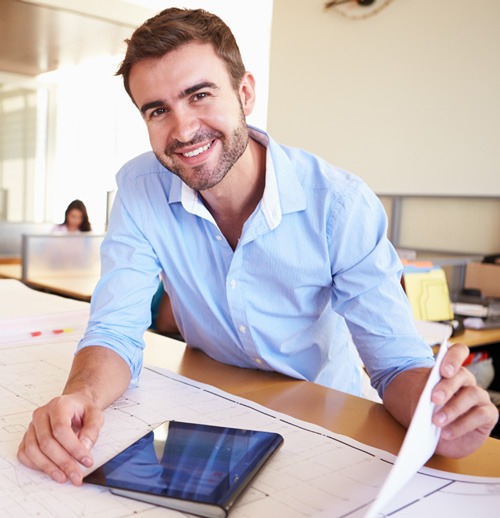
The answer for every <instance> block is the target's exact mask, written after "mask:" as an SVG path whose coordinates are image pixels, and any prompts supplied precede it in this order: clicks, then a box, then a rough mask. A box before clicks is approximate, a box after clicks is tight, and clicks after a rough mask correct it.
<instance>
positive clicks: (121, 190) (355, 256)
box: [79, 128, 434, 395]
mask: <svg viewBox="0 0 500 518" xmlns="http://www.w3.org/2000/svg"><path fill="white" fill-rule="evenodd" d="M250 131H251V136H252V138H254V139H255V140H257V141H259V142H261V143H262V144H264V145H265V146H266V147H267V170H266V185H265V190H264V195H263V197H262V200H261V202H260V203H259V205H258V206H257V208H256V209H255V211H254V213H253V214H252V215H251V216H250V218H249V219H248V220H247V221H246V223H245V225H244V227H243V231H242V234H241V238H240V240H239V243H238V246H237V247H236V249H235V250H234V251H233V250H232V249H231V247H230V246H229V244H228V243H227V241H226V239H225V238H224V236H223V235H222V234H221V232H220V230H219V228H218V227H217V224H216V223H215V221H214V219H213V217H212V215H211V214H210V213H209V212H208V210H207V209H206V207H205V206H204V204H203V202H202V200H201V198H200V196H199V194H198V193H197V192H195V191H193V190H192V189H190V188H189V187H188V186H187V185H185V184H184V183H183V182H182V181H181V180H180V179H179V178H178V177H177V176H175V175H173V174H172V173H170V172H169V171H168V170H167V169H165V168H164V167H163V166H162V165H161V164H160V163H159V162H158V160H157V159H156V157H155V156H154V154H153V153H152V152H150V153H145V154H143V155H141V156H139V157H137V158H135V159H133V160H131V161H130V162H129V163H127V164H126V165H125V166H124V167H123V168H122V169H121V170H120V172H119V173H118V175H117V184H118V191H117V195H116V198H115V202H114V205H113V209H112V214H111V218H110V224H109V228H108V231H107V235H106V237H105V240H104V242H103V245H102V249H101V254H102V278H101V280H100V282H99V283H98V285H97V287H96V290H95V292H94V295H93V297H92V303H91V318H90V322H89V326H88V329H87V332H86V334H85V336H84V338H83V340H82V341H81V342H80V344H79V348H82V347H85V346H89V345H101V346H105V347H109V348H111V349H113V350H115V351H116V352H117V353H118V354H120V355H121V356H122V357H123V358H124V359H125V360H126V361H127V362H128V364H129V365H130V368H131V371H132V377H133V378H137V377H138V376H139V373H140V369H141V366H142V358H143V348H144V341H143V334H144V331H145V330H146V329H147V328H148V326H149V325H150V320H151V311H150V303H151V298H152V296H153V294H154V293H155V290H156V288H157V284H158V274H159V273H161V275H162V278H163V280H164V285H165V289H166V291H167V292H168V293H169V295H170V299H171V302H172V308H173V312H174V315H175V318H176V321H177V323H178V326H179V329H180V332H181V334H182V336H183V337H184V339H185V340H186V342H187V343H188V344H189V345H190V346H191V347H195V348H199V349H202V350H203V351H205V353H207V354H208V355H209V356H211V357H212V358H215V359H216V360H219V361H221V362H224V363H229V364H233V365H237V366H240V367H248V368H258V369H262V370H271V371H278V372H282V373H284V374H287V375H289V376H293V377H295V378H299V379H305V380H309V381H314V382H316V383H320V384H322V385H325V386H328V387H332V388H335V389H337V390H342V391H344V392H350V393H352V394H356V395H359V394H360V369H359V357H358V356H357V354H356V351H355V350H354V348H353V346H352V341H353V342H354V343H355V344H356V348H357V350H358V352H359V355H360V356H361V359H362V361H363V363H364V365H365V366H366V368H367V371H368V373H369V375H370V377H371V381H372V384H373V385H374V387H375V388H377V390H378V391H379V394H380V395H383V391H384V389H385V387H386V386H387V384H388V383H389V382H390V381H391V380H392V378H393V377H394V376H395V375H397V374H398V373H399V372H401V371H403V370H406V369H409V368H414V367H422V366H432V365H433V362H434V360H433V356H432V351H431V349H430V348H429V347H428V346H427V345H426V344H425V342H424V341H423V339H422V338H421V337H420V336H419V335H418V334H417V332H416V330H415V327H414V323H413V317H412V313H411V309H410V306H409V303H408V300H407V298H406V295H405V293H404V291H403V289H402V287H401V284H400V275H401V271H402V266H401V263H400V261H399V258H398V256H397V254H396V252H395V250H394V248H393V247H392V245H391V244H390V242H389V241H388V239H387V237H386V232H387V221H386V215H385V212H384V209H383V207H382V205H381V204H380V202H379V200H378V198H377V197H376V196H375V194H374V193H373V192H372V191H371V190H370V189H369V188H368V187H367V186H366V185H365V184H364V183H363V182H362V181H361V180H360V179H359V178H358V177H356V176H354V175H352V174H350V173H348V172H345V171H343V170H341V169H338V168H335V167H332V166H331V165H329V164H328V163H327V162H325V161H323V160H322V159H320V158H318V157H316V156H314V155H312V154H309V153H307V152H305V151H303V150H299V149H295V148H289V147H285V146H282V145H278V144H277V143H276V142H274V141H273V140H272V139H271V138H270V137H269V136H268V135H266V134H265V133H264V132H261V131H260V130H256V129H255V128H250ZM351 336H352V341H351V339H350V338H351Z"/></svg>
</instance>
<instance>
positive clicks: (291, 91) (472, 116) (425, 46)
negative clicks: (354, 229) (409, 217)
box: [268, 0, 500, 196]
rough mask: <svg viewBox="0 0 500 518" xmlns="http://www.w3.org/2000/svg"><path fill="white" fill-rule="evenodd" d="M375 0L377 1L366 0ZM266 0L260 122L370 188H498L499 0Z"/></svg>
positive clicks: (474, 191) (492, 191)
mask: <svg viewBox="0 0 500 518" xmlns="http://www.w3.org/2000/svg"><path fill="white" fill-rule="evenodd" d="M377 1H379V2H380V1H381V0H377ZM324 4H325V1H324V0H308V1H307V2H305V1H303V0H275V1H274V13H273V32H272V44H271V72H270V92H269V114H268V128H269V130H270V132H271V134H272V135H273V136H274V137H275V138H276V139H277V140H279V141H282V142H284V143H287V144H290V145H294V146H299V147H303V148H306V149H308V150H310V151H313V152H315V153H317V154H319V155H321V156H323V157H324V158H326V159H327V160H329V161H330V162H332V163H334V164H336V165H339V166H341V167H344V168H346V169H348V170H350V171H352V172H354V173H356V174H358V175H359V176H361V177H362V178H364V179H365V180H366V181H367V182H368V184H369V185H370V186H371V187H372V188H373V189H374V190H375V191H376V192H379V193H395V194H400V193H401V194H404V193H413V194H415V193H416V194H445V195H453V194H464V195H467V196H471V195H486V196H490V195H497V196H498V195H500V152H499V150H500V146H499V143H500V55H499V51H500V2H499V1H498V0H474V1H472V2H471V1H465V0H462V1H456V0H438V1H436V0H393V2H391V3H390V4H389V5H388V6H387V7H386V8H385V9H383V10H382V11H381V12H379V13H378V14H376V15H375V16H373V17H370V18H367V19H364V20H357V21H353V20H349V19H346V18H344V17H342V16H341V15H339V13H338V12H336V11H335V10H334V9H329V10H325V9H324Z"/></svg>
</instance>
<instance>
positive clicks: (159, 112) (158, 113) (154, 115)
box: [149, 108, 167, 119]
mask: <svg viewBox="0 0 500 518" xmlns="http://www.w3.org/2000/svg"><path fill="white" fill-rule="evenodd" d="M166 113H167V109H166V108H156V110H152V111H151V112H149V118H150V119H157V118H158V117H161V116H162V115H165V114H166Z"/></svg>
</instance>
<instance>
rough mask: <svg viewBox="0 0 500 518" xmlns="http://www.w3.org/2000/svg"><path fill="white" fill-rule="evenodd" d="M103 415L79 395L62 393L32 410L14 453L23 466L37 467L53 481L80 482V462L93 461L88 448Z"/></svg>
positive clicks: (95, 438)
mask: <svg viewBox="0 0 500 518" xmlns="http://www.w3.org/2000/svg"><path fill="white" fill-rule="evenodd" d="M103 422H104V418H103V414H102V412H101V410H100V409H99V408H98V407H96V406H95V404H94V403H93V401H92V400H91V399H89V398H88V397H85V396H80V395H73V394H71V395H63V396H59V397H56V398H54V399H52V400H51V401H50V402H49V403H47V404H46V405H44V406H42V407H40V408H38V409H37V410H35V412H33V420H32V421H31V423H30V425H29V427H28V430H27V431H26V433H25V434H24V437H23V440H22V441H21V444H20V445H19V450H18V452H17V458H18V460H19V461H20V462H21V463H22V464H24V465H25V466H27V467H29V468H32V469H38V470H41V471H43V472H44V473H46V474H47V475H49V476H50V477H52V478H53V479H54V480H55V481H57V482H61V483H62V482H66V480H68V479H69V480H71V482H72V483H73V484H74V485H76V486H79V485H81V484H82V478H83V474H82V470H81V467H80V465H83V466H86V467H90V466H92V464H93V463H94V461H93V458H92V455H91V454H90V450H91V448H92V446H93V445H94V444H95V442H96V440H97V437H98V435H99V431H100V429H101V427H102V425H103Z"/></svg>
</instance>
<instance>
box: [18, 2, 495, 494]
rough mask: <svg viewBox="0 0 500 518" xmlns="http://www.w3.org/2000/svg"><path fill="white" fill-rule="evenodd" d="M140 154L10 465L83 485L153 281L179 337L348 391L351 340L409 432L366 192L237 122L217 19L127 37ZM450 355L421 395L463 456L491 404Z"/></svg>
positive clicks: (412, 362)
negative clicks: (77, 331)
mask: <svg viewBox="0 0 500 518" xmlns="http://www.w3.org/2000/svg"><path fill="white" fill-rule="evenodd" d="M118 73H119V74H121V75H123V78H124V84H125V88H126V90H127V92H128V93H129V95H130V97H131V99H132V100H133V102H134V103H135V105H136V106H137V108H138V109H139V110H140V112H141V114H142V116H143V118H144V120H145V122H146V126H147V129H148V132H149V138H150V142H151V146H152V149H153V153H146V154H144V155H142V156H140V157H138V158H136V159H134V160H132V161H131V162H130V163H128V164H126V165H125V166H124V168H123V169H122V170H121V172H120V173H119V174H118V176H117V183H118V193H117V197H116V199H115V203H114V206H113V211H112V216H111V221H110V225H109V229H108V233H107V236H106V239H105V242H104V243H103V248H102V272H103V273H102V279H101V281H100V282H99V284H98V286H97V288H96V290H95V293H94V295H93V298H92V308H91V309H92V312H91V318H90V322H89V326H88V329H87V332H86V334H85V336H84V338H83V340H82V341H81V343H80V344H79V347H78V352H77V354H76V356H75V358H74V362H73V366H72V369H71V372H70V374H69V378H68V381H67V384H66V387H65V389H64V393H63V395H62V396H60V397H57V398H55V399H53V400H52V401H50V402H49V403H48V404H47V405H45V406H43V407H41V408H39V409H38V410H37V411H35V412H34V414H33V421H32V423H31V424H30V426H29V429H28V430H27V432H26V434H25V437H24V439H23V441H22V443H21V445H20V447H19V453H18V458H19V460H20V461H21V462H23V463H24V464H26V465H27V466H29V467H32V468H36V469H40V470H43V471H44V472H45V473H47V474H49V475H50V476H51V477H52V478H53V479H54V480H57V481H59V482H64V481H66V480H67V479H68V478H69V479H70V480H71V481H72V482H73V483H74V484H76V485H79V484H81V481H82V473H81V469H80V464H81V465H84V466H91V465H92V463H93V461H92V457H91V453H90V450H91V448H92V445H93V444H94V443H95V441H96V439H97V436H98V434H99V430H100V428H101V426H102V423H103V414H102V412H103V410H104V409H105V408H106V407H107V406H108V405H109V404H110V403H111V402H113V401H114V400H115V399H116V398H117V397H119V396H120V395H121V394H122V393H123V392H124V390H125V389H126V388H127V386H128V384H129V382H130V380H131V379H133V378H136V377H138V376H139V373H140V369H141V365H142V349H143V347H144V343H143V339H142V336H143V333H144V331H145V329H146V328H147V327H148V326H149V323H150V301H151V298H152V296H153V294H154V292H155V290H156V287H157V276H158V274H159V273H161V275H162V277H163V282H164V284H165V289H166V291H167V292H168V295H169V297H170V300H171V304H172V309H173V313H174V315H175V320H176V323H177V325H178V327H179V330H180V332H181V334H182V336H183V337H184V338H185V340H186V341H187V343H188V344H189V345H190V346H192V347H198V348H200V349H202V350H204V351H205V352H206V353H207V354H209V355H210V356H212V357H213V358H215V359H217V360H219V361H222V362H226V363H231V364H234V365H238V366H240V367H247V368H259V369H264V370H276V371H279V372H283V373H285V374H288V375H290V376H294V377H296V378H300V379H308V380H311V381H315V382H317V383H321V384H324V385H327V386H331V387H334V388H337V389H339V390H343V391H347V392H351V393H354V394H359V385H360V373H359V365H358V362H357V361H356V358H357V356H356V354H355V351H353V350H352V348H351V346H350V343H351V341H350V337H351V336H352V338H353V340H354V343H355V344H356V347H357V349H358V351H359V354H360V355H361V358H362V360H363V362H364V364H365V366H366V368H367V370H368V372H369V374H370V377H371V382H372V384H373V386H374V387H375V388H376V389H377V390H378V392H379V394H380V395H381V396H382V397H383V400H384V404H385V406H386V407H387V409H388V410H389V411H390V412H391V413H392V415H393V416H394V417H395V418H396V419H398V420H399V421H400V422H401V423H402V424H403V425H405V426H407V425H408V424H409V422H410V420H411V416H412V414H413V411H414V409H415V406H416V403H417V400H418V397H419V395H420V392H421V390H422V388H423V386H424V384H425V381H426V379H427V376H428V372H429V369H430V368H431V366H432V365H433V357H432V353H431V350H430V348H429V347H427V346H426V345H425V343H424V342H423V340H422V339H421V338H420V337H419V336H418V335H417V333H416V331H415V329H414V326H413V323H412V317H411V311H410V309H409V305H408V302H407V299H406V298H405V295H404V292H403V291H402V288H401V285H400V282H399V281H400V274H401V264H400V262H399V260H398V258H397V255H396V253H395V251H394V249H393V248H392V246H391V245H390V243H389V242H388V240H387V238H386V218H385V214H384V211H383V209H382V207H381V205H380V203H379V202H378V200H377V198H376V196H375V195H374V194H373V193H372V192H371V191H370V190H369V189H368V188H367V187H366V185H364V183H363V182H361V181H360V180H359V179H358V178H356V177H355V176H353V175H350V174H349V173H346V172H345V171H342V170H339V169H337V168H334V167H332V166H330V165H329V164H327V163H326V162H324V161H323V160H321V159H319V158H317V157H315V156H313V155H311V154H309V153H306V152H305V151H302V150H298V149H291V148H287V147H285V146H280V145H278V144H277V143H275V142H274V141H273V140H272V139H271V138H270V137H269V136H268V135H266V134H265V133H264V132H262V131H259V130H256V129H254V128H248V127H247V125H246V122H245V117H246V116H247V115H249V114H250V113H251V111H252V109H253V106H254V102H255V90H254V78H253V76H252V75H251V74H250V73H249V72H246V71H245V68H244V66H243V63H242V61H241V56H240V54H239V50H238V47H237V45H236V42H235V41H234V38H233V36H232V34H231V32H230V30H229V29H228V28H227V26H226V25H225V24H224V23H223V22H222V21H221V20H220V19H219V18H217V17H216V16H213V15H211V14H209V13H206V12H204V11H201V10H196V11H190V10H183V9H175V8H174V9H167V10H165V11H163V12H162V13H160V14H159V15H158V16H156V17H154V18H152V19H151V20H148V21H147V22H146V23H145V24H144V25H143V26H142V27H140V28H139V29H137V31H136V32H135V33H134V35H133V36H132V38H131V40H130V41H129V42H128V49H127V54H126V57H125V59H124V62H123V63H122V65H121V68H120V70H119V72H118ZM467 353H468V350H467V348H466V347H465V346H462V345H455V346H454V347H452V348H450V350H449V351H448V352H447V354H446V357H445V360H444V361H443V365H442V368H441V373H442V375H443V380H442V381H441V382H440V383H439V384H438V385H437V386H436V387H435V389H434V391H433V395H432V399H433V401H434V402H435V403H437V404H439V405H441V404H442V405H444V406H443V407H442V408H441V410H440V411H439V412H437V413H436V415H435V416H434V418H433V419H434V422H435V423H436V424H437V425H438V426H441V427H442V438H441V440H440V443H439V445H438V452H439V453H442V454H444V455H449V456H463V455H467V454H468V453H470V452H471V451H473V450H475V449H476V448H477V447H479V446H480V445H481V444H482V442H483V441H484V440H485V438H486V437H488V435H489V432H490V431H491V429H492V428H493V426H494V424H495V422H496V420H497V417H498V414H497V411H496V409H495V408H494V406H493V405H492V404H491V402H490V401H489V398H488V396H487V394H486V392H485V391H483V390H481V389H479V388H478V387H477V386H476V384H475V381H474V378H473V376H472V375H470V374H469V373H468V371H467V370H466V369H464V368H463V367H461V364H462V362H463V360H464V359H465V357H466V356H467Z"/></svg>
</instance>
